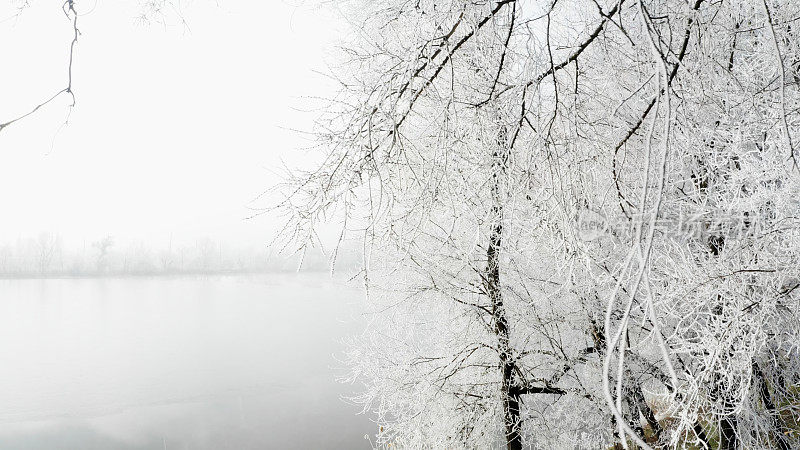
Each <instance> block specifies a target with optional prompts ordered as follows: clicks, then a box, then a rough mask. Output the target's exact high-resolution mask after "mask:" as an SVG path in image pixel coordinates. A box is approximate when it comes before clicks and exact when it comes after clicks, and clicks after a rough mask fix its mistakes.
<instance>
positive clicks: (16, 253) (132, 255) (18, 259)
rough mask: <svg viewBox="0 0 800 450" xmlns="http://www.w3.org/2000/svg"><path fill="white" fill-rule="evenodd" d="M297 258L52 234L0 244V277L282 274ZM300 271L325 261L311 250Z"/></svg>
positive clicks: (254, 250) (344, 255) (255, 249)
mask: <svg viewBox="0 0 800 450" xmlns="http://www.w3.org/2000/svg"><path fill="white" fill-rule="evenodd" d="M300 259H301V257H300V256H299V255H298V254H278V253H277V252H275V251H274V250H272V249H270V248H269V247H268V246H266V245H261V246H228V245H225V244H224V243H222V242H219V241H216V240H213V239H210V238H203V239H197V240H195V241H194V242H192V243H189V244H180V245H173V244H172V243H171V242H170V243H168V244H167V245H165V246H164V247H162V248H153V247H151V246H148V245H147V244H145V243H142V242H134V243H125V244H119V243H117V241H116V240H115V239H114V238H113V237H111V236H107V237H105V238H102V239H99V240H97V241H93V242H86V243H84V244H83V245H78V246H66V245H64V244H63V239H62V238H61V237H60V236H59V235H57V234H53V233H41V234H39V235H38V236H37V237H35V238H34V237H29V238H19V239H17V240H16V241H15V242H12V243H0V277H3V278H24V277H54V276H60V277H63V276H74V277H96V276H113V275H172V274H215V273H255V272H287V271H294V270H297V268H298V264H299V262H300ZM337 260H338V262H337V267H348V266H349V267H352V266H355V265H357V260H358V256H357V255H356V254H355V252H352V251H346V250H345V251H340V252H339V256H338V257H337ZM302 261H303V264H302V270H303V271H326V270H329V268H330V263H329V257H328V256H326V255H325V253H323V252H322V251H320V250H318V249H311V250H308V251H307V252H306V254H305V255H304V256H303V257H302Z"/></svg>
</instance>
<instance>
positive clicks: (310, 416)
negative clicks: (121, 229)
mask: <svg viewBox="0 0 800 450" xmlns="http://www.w3.org/2000/svg"><path fill="white" fill-rule="evenodd" d="M360 297H361V293H360V292H359V290H358V289H356V288H355V287H353V286H349V285H346V284H344V283H342V282H339V281H336V280H331V279H330V278H329V277H328V276H327V275H325V274H291V275H285V274H284V275H258V276H254V275H253V276H250V275H247V276H245V275H241V276H240V275H236V276H209V277H175V278H169V277H166V278H165V277H153V278H105V279H50V280H0V448H2V449H70V450H73V449H103V450H107V449H159V450H163V449H270V448H275V449H290V448H303V449H305V448H315V449H317V448H322V449H328V448H330V449H339V448H341V449H358V448H367V449H368V448H370V445H369V442H368V441H366V440H365V439H364V435H365V434H370V435H372V434H374V426H373V425H372V424H371V422H370V421H369V420H368V419H367V418H366V417H365V416H363V415H357V413H358V411H359V410H358V407H356V406H353V405H352V404H348V403H347V402H346V401H344V400H343V399H342V397H343V396H344V397H346V396H347V395H348V394H352V393H353V392H355V391H356V390H357V387H355V386H349V385H343V384H341V383H339V382H337V380H336V378H337V376H340V375H341V374H342V373H343V370H342V369H341V368H342V366H343V364H342V363H341V362H339V360H338V358H337V357H338V356H341V355H340V354H341V352H342V351H343V349H344V344H343V343H342V339H343V338H345V337H346V336H348V335H350V334H353V333H356V332H358V330H359V328H358V325H357V317H358V314H357V313H358V306H357V305H358V303H359V301H360Z"/></svg>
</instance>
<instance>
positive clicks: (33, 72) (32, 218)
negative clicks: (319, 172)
mask: <svg viewBox="0 0 800 450" xmlns="http://www.w3.org/2000/svg"><path fill="white" fill-rule="evenodd" d="M153 5H156V3H155V2H143V1H127V2H125V1H123V2H116V1H114V2H112V1H103V0H98V1H94V2H89V1H86V2H83V1H76V2H75V8H76V10H77V11H78V13H79V22H78V28H79V29H80V37H79V40H78V43H77V46H76V49H75V62H74V66H73V71H72V74H73V83H72V87H73V91H74V93H75V96H76V101H77V104H76V105H75V107H74V108H70V106H69V105H70V103H71V99H70V98H69V96H67V95H62V96H60V97H58V98H57V99H56V100H55V101H53V102H51V103H49V104H48V105H46V106H44V107H42V108H41V109H39V110H38V111H36V113H35V114H33V115H31V116H29V117H26V118H25V119H24V120H21V121H19V122H17V123H14V124H13V126H9V127H8V128H5V129H3V130H2V132H0V364H2V366H3V370H0V447H1V448H4V449H75V448H81V449H172V448H192V449H197V448H199V449H222V448H231V449H246V448H252V449H261V448H282V449H283V448H354V447H360V446H365V447H369V444H368V442H367V441H365V439H364V436H365V434H368V433H372V432H374V428H375V427H374V425H373V424H371V423H370V422H369V420H368V419H367V418H366V417H365V416H363V415H362V416H359V415H357V413H358V412H359V408H358V407H355V406H353V405H352V404H348V403H347V401H346V399H345V398H346V397H347V396H348V395H350V394H352V392H354V390H355V389H354V388H353V386H347V385H342V384H341V383H340V382H339V379H340V377H341V376H343V370H342V367H343V363H342V362H341V358H342V354H343V351H344V350H345V348H346V346H345V340H346V338H347V337H348V336H351V335H353V334H354V333H357V332H359V330H360V329H361V327H360V326H359V325H358V323H357V321H356V317H357V316H358V315H359V314H360V306H359V302H360V300H361V298H362V293H361V291H360V289H359V288H358V287H357V286H354V285H353V284H352V283H348V282H347V274H346V273H345V274H342V275H337V276H331V274H330V273H329V272H328V269H329V265H328V262H329V255H328V254H325V253H323V252H322V251H321V250H320V249H319V248H317V249H313V250H311V251H309V252H307V254H306V255H305V257H304V261H303V271H302V273H294V272H295V270H296V269H297V266H298V263H299V261H300V255H298V254H296V253H295V252H294V249H292V248H289V249H284V250H285V251H283V252H280V250H281V248H280V246H279V245H273V244H274V242H273V240H274V237H275V235H276V233H277V232H278V231H279V230H280V228H281V225H282V222H281V218H279V217H275V216H274V215H270V214H260V213H262V212H264V207H265V206H268V205H269V202H270V201H271V199H270V198H269V197H268V196H267V197H264V196H263V195H262V194H263V193H264V192H265V191H266V190H267V189H269V188H270V187H271V186H273V185H274V184H275V183H277V182H278V181H279V180H280V173H281V172H282V171H283V170H284V168H285V167H298V166H303V165H304V164H306V163H308V162H310V161H309V160H308V153H307V152H306V151H305V150H303V149H304V148H307V147H308V146H309V145H310V142H309V141H308V140H307V139H306V137H305V134H304V132H306V131H308V130H309V129H310V127H311V124H312V122H313V119H314V117H315V116H316V115H317V112H316V111H315V110H314V106H313V104H314V101H313V100H312V99H313V98H315V97H324V96H326V95H328V93H329V92H331V89H332V85H331V83H330V81H329V80H328V79H327V78H326V77H325V76H323V75H320V73H321V72H325V67H326V48H330V46H331V45H332V44H333V43H334V42H335V41H336V39H337V35H338V33H340V31H339V25H338V22H337V21H338V19H336V17H337V15H336V14H335V11H333V10H330V9H322V8H317V7H315V6H314V5H310V4H306V3H304V2H289V1H274V2H273V1H270V2H253V1H247V0H224V1H218V2H217V1H201V0H198V1H191V2H167V3H164V5H165V7H164V8H161V9H157V8H156V9H154V8H153ZM71 33H72V28H71V23H70V22H69V20H68V19H67V18H66V17H65V15H64V13H63V12H62V10H61V7H60V4H57V3H53V2H26V1H9V2H3V3H2V4H0V42H2V43H4V44H3V45H2V46H0V54H2V57H1V58H2V59H0V60H1V61H2V62H3V69H2V70H0V99H1V101H0V122H4V121H6V120H10V119H12V118H14V117H17V116H19V115H21V114H24V113H25V112H27V111H29V110H30V109H31V108H33V107H34V106H35V105H36V104H38V103H40V102H42V101H44V100H45V99H47V98H49V97H50V96H51V95H53V94H54V93H55V92H57V91H58V90H59V89H63V87H64V86H65V85H66V77H67V67H68V60H69V43H70V41H71V39H72V36H71ZM328 228H330V230H326V229H325V227H323V230H322V236H321V237H322V238H323V240H324V239H325V238H326V236H328V235H331V236H333V235H335V231H334V227H328ZM357 259H358V255H357V252H354V251H342V252H341V253H340V254H339V258H338V260H339V262H340V264H341V265H340V267H348V266H349V267H352V266H354V265H355V264H356V261H357ZM131 275H135V276H131Z"/></svg>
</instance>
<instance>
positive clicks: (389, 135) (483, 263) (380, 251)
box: [281, 0, 800, 449]
mask: <svg viewBox="0 0 800 450" xmlns="http://www.w3.org/2000/svg"><path fill="white" fill-rule="evenodd" d="M341 3H343V5H342V8H343V11H344V14H345V16H346V17H347V18H348V19H349V20H350V21H351V23H352V24H353V28H354V30H355V32H356V35H357V37H356V38H355V39H354V40H353V41H352V42H350V43H348V44H346V45H345V46H344V51H343V54H344V56H343V58H344V59H343V61H345V62H344V63H343V64H342V66H341V67H339V68H337V69H335V70H334V74H335V76H337V77H338V79H339V80H340V81H341V86H342V89H341V92H340V95H339V96H338V97H336V98H335V99H333V100H332V101H331V102H330V104H329V105H328V108H327V114H326V115H325V116H324V117H323V118H322V120H321V121H320V123H319V125H320V128H319V134H318V135H319V137H320V138H321V140H320V149H321V150H322V153H321V154H322V155H323V159H322V162H321V163H320V164H319V165H318V166H317V167H316V168H315V169H313V170H311V171H309V172H305V173H296V174H295V177H294V178H293V179H292V180H290V182H289V183H288V184H287V186H286V187H287V189H288V190H287V191H286V200H285V201H284V202H283V203H282V204H281V206H282V207H283V210H284V211H285V212H288V213H289V227H288V228H287V230H288V232H289V236H290V237H291V238H294V239H297V240H298V241H301V242H307V241H308V240H310V239H312V238H313V236H314V234H313V229H314V225H315V224H316V223H317V222H318V220H319V219H321V218H322V217H325V216H327V215H329V214H334V213H335V211H338V213H340V214H341V213H342V212H343V213H344V215H345V216H346V217H347V220H346V221H345V222H346V224H347V225H348V226H347V228H348V230H350V231H353V230H359V231H360V232H362V233H363V238H364V242H365V262H364V271H363V276H364V280H365V283H366V287H367V292H368V294H369V299H370V302H371V304H372V305H373V306H374V311H373V313H372V314H370V315H368V317H369V319H370V327H369V328H368V331H367V333H366V334H365V335H364V336H363V338H362V339H360V340H358V342H357V343H356V344H355V346H354V349H353V351H352V352H351V353H350V360H351V363H352V365H353V368H354V372H353V378H354V379H355V380H358V381H361V382H363V383H365V384H366V390H365V391H364V393H363V395H362V396H360V397H359V398H358V400H359V401H362V402H363V403H364V404H365V407H366V408H367V409H368V410H369V411H372V412H374V413H376V414H377V418H378V423H379V426H380V428H379V429H380V432H379V434H378V443H379V444H387V445H388V444H390V443H392V444H398V445H401V446H406V447H411V448H414V447H437V448H438V447H477V448H483V447H491V446H495V445H498V444H499V443H501V442H502V445H505V446H507V447H508V448H521V447H523V446H524V445H527V446H531V447H536V448H574V447H575V446H578V447H580V448H598V447H602V446H603V445H613V444H614V443H616V445H620V446H623V447H628V446H629V445H636V446H640V447H643V448H656V447H658V448H661V447H668V446H671V447H683V446H686V445H689V444H690V443H693V444H695V445H698V446H700V447H704V448H709V447H712V448H726V449H727V448H739V447H746V448H757V447H770V446H774V447H777V448H792V447H795V446H797V445H798V442H797V436H795V433H796V431H795V430H796V427H797V420H798V411H797V408H798V407H800V404H799V403H798V400H797V399H796V398H795V395H796V393H797V389H798V388H797V383H798V372H797V342H800V341H798V336H797V333H798V329H799V328H800V314H799V312H800V311H798V305H797V298H796V293H795V289H796V287H797V283H798V282H799V281H800V277H798V274H797V273H796V271H797V269H796V267H797V266H798V262H800V261H798V248H797V245H798V241H797V226H796V223H797V219H796V211H797V203H796V200H795V199H796V198H797V193H796V191H797V188H798V184H797V181H796V180H797V179H798V176H799V175H800V168H798V166H797V164H796V163H795V158H796V156H797V149H796V148H795V143H794V142H795V141H796V140H797V139H796V137H795V136H796V133H797V127H798V114H797V109H798V80H800V73H798V70H800V53H799V52H798V50H799V49H798V42H800V40H798V39H797V28H796V21H797V20H798V19H800V4H798V3H797V2H794V1H789V2H785V1H783V2H772V1H763V0H755V1H751V0H737V1H725V2H710V1H704V0H692V1H688V2H687V1H685V0H672V1H669V0H668V1H645V0H637V1H631V0H628V1H626V0H621V1H620V0H617V1H610V2H602V1H581V0H571V1H566V0H558V1H553V2H528V1H522V0H517V1H514V0H508V1H479V0H473V1H463V0H462V1H444V2H439V1H436V2H433V1H423V0H420V1H399V0H382V1H377V2H368V3H366V2H341Z"/></svg>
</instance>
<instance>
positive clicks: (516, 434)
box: [486, 133, 522, 450]
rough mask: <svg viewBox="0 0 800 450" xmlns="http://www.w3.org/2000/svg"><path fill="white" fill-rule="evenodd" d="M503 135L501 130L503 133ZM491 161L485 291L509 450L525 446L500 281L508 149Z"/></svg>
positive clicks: (501, 141) (501, 139)
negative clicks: (502, 183) (489, 305)
mask: <svg viewBox="0 0 800 450" xmlns="http://www.w3.org/2000/svg"><path fill="white" fill-rule="evenodd" d="M501 134H502V133H501ZM504 141H505V136H503V135H501V136H500V139H498V147H499V148H503V147H504V144H505V142H504ZM492 156H493V159H494V161H493V163H492V202H493V204H492V209H491V214H492V219H493V220H492V225H491V230H490V232H489V245H488V247H487V248H486V293H487V295H488V297H489V300H490V302H491V312H492V321H493V323H494V332H495V335H496V337H497V346H498V348H497V350H498V354H499V356H500V370H501V377H502V379H501V395H502V398H503V399H502V401H503V422H504V425H505V433H506V446H507V448H508V450H521V449H522V435H521V433H520V428H521V423H520V397H519V393H518V387H517V386H515V383H514V372H516V371H517V368H516V361H515V359H514V354H513V352H512V351H511V344H510V339H509V338H510V333H509V327H508V317H507V316H506V310H505V305H504V304H503V292H502V285H501V283H500V253H501V249H502V244H503V199H502V193H501V192H502V189H501V186H500V183H501V176H502V175H504V174H505V166H506V162H507V159H508V153H507V151H502V152H501V151H500V150H498V151H495V152H494V154H493V155H492Z"/></svg>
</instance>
